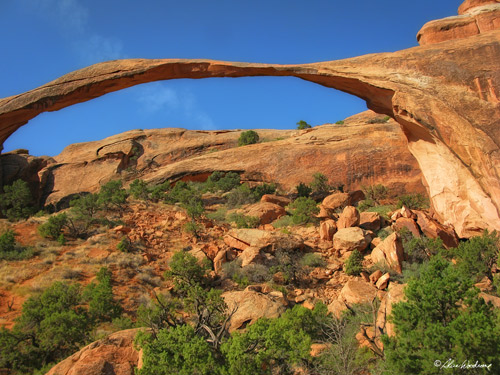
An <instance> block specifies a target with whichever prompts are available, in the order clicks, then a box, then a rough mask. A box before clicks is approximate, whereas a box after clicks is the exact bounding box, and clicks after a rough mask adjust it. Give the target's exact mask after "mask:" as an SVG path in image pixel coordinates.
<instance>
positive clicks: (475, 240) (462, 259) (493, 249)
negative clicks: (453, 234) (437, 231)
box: [452, 230, 500, 282]
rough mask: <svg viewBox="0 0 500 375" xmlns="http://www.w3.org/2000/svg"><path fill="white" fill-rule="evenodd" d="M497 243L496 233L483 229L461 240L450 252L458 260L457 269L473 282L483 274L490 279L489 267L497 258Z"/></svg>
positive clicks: (499, 241)
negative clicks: (473, 235)
mask: <svg viewBox="0 0 500 375" xmlns="http://www.w3.org/2000/svg"><path fill="white" fill-rule="evenodd" d="M499 244H500V240H499V238H498V234H497V233H496V232H492V233H489V232H488V231H487V230H485V231H484V233H483V234H482V235H481V236H477V237H472V238H470V239H468V240H467V241H465V242H461V243H460V244H459V245H458V247H457V248H456V249H453V250H452V254H453V256H455V257H456V258H457V260H458V262H457V266H458V268H459V270H460V271H461V272H463V274H464V275H468V276H469V277H471V278H473V280H474V281H475V282H477V281H479V280H481V279H482V278H483V277H484V276H488V277H489V278H490V279H492V278H493V276H492V274H491V267H492V266H493V264H494V263H495V262H496V261H497V259H498V251H499Z"/></svg>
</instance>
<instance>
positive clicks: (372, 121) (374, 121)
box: [368, 116, 390, 124]
mask: <svg viewBox="0 0 500 375" xmlns="http://www.w3.org/2000/svg"><path fill="white" fill-rule="evenodd" d="M389 119H390V117H389V116H384V117H375V118H372V119H370V120H368V123H369V124H385V123H386V122H387V121H389Z"/></svg>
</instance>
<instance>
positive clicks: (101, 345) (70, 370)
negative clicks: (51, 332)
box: [47, 328, 141, 375]
mask: <svg viewBox="0 0 500 375" xmlns="http://www.w3.org/2000/svg"><path fill="white" fill-rule="evenodd" d="M140 330H141V328H134V329H127V330H125V331H119V332H115V333H113V334H111V335H109V336H108V337H106V338H104V339H102V340H98V341H95V342H93V343H92V344H89V345H87V346H85V347H84V348H82V349H80V350H79V351H78V352H76V353H75V354H73V355H71V356H69V357H68V358H66V359H64V360H63V361H61V362H59V363H58V364H57V365H55V366H54V367H52V368H51V369H50V371H49V372H48V373H47V375H82V374H85V375H104V374H113V375H132V374H134V373H135V372H134V368H135V367H137V366H138V363H139V351H137V349H136V347H135V345H134V339H135V336H136V335H137V333H138V332H139V331H140Z"/></svg>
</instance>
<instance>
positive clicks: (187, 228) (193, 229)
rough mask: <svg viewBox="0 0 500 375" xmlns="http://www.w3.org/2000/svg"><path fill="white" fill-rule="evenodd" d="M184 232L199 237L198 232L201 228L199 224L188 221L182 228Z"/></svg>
mask: <svg viewBox="0 0 500 375" xmlns="http://www.w3.org/2000/svg"><path fill="white" fill-rule="evenodd" d="M182 229H183V230H184V232H186V233H189V234H192V235H193V236H195V237H199V235H200V231H201V230H202V227H201V225H200V224H198V223H197V222H196V221H193V220H191V221H188V222H187V223H186V224H184V226H183V227H182Z"/></svg>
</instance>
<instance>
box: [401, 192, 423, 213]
mask: <svg viewBox="0 0 500 375" xmlns="http://www.w3.org/2000/svg"><path fill="white" fill-rule="evenodd" d="M397 206H398V208H401V207H403V206H406V207H408V208H409V209H412V210H418V209H422V208H429V199H428V198H427V197H426V196H425V195H423V194H420V193H416V194H404V195H402V196H400V197H399V199H398V203H397Z"/></svg>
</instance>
